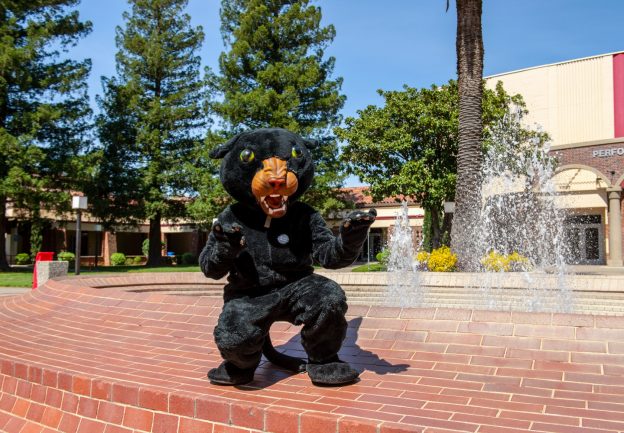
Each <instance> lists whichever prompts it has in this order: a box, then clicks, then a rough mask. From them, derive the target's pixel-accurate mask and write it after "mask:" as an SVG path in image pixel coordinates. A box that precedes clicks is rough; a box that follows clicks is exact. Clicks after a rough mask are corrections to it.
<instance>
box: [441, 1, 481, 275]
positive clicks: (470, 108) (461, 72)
mask: <svg viewBox="0 0 624 433" xmlns="http://www.w3.org/2000/svg"><path fill="white" fill-rule="evenodd" d="M456 1H457V40H456V49H457V75H458V86H459V149H458V153H457V184H456V188H455V215H454V218H453V227H452V231H451V242H452V243H451V246H452V249H453V250H454V251H455V252H456V253H457V255H458V261H459V266H460V267H461V268H462V269H463V270H474V269H475V268H476V267H477V265H478V263H479V257H477V255H478V251H477V249H476V245H475V242H473V240H474V236H473V229H474V228H475V227H476V225H477V221H478V218H479V212H480V207H481V165H482V161H483V154H482V150H481V139H482V132H483V121H482V117H481V113H482V106H481V103H482V97H483V34H482V30H481V11H482V0H456ZM447 8H448V2H447Z"/></svg>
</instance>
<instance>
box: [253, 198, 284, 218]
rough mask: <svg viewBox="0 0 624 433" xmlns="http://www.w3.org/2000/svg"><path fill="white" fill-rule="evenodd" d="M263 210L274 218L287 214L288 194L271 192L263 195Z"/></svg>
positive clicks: (261, 199)
mask: <svg viewBox="0 0 624 433" xmlns="http://www.w3.org/2000/svg"><path fill="white" fill-rule="evenodd" d="M259 204H260V207H261V208H262V211H263V212H264V213H265V214H267V215H268V216H270V217H272V218H280V217H282V216H284V214H286V207H287V205H288V196H285V195H280V194H271V195H267V196H264V197H261V198H260V200H259Z"/></svg>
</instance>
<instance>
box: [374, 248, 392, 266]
mask: <svg viewBox="0 0 624 433" xmlns="http://www.w3.org/2000/svg"><path fill="white" fill-rule="evenodd" d="M389 257H390V251H389V250H388V249H387V248H384V249H383V250H381V251H380V252H378V253H377V254H375V259H377V261H378V262H379V263H381V264H382V265H387V264H388V258H389Z"/></svg>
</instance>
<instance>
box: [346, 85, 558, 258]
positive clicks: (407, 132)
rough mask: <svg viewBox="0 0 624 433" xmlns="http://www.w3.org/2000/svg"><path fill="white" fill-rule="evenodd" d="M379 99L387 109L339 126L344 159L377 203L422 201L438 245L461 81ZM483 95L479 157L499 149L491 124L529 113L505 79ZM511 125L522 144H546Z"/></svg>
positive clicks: (372, 109)
mask: <svg viewBox="0 0 624 433" xmlns="http://www.w3.org/2000/svg"><path fill="white" fill-rule="evenodd" d="M379 94H380V95H381V96H382V97H383V98H384V100H385V104H384V106H383V107H377V106H373V105H370V106H368V107H367V108H365V109H364V110H361V111H358V115H359V116H358V117H357V118H353V117H349V118H347V119H346V121H345V123H346V126H345V127H344V128H336V134H337V135H338V137H339V138H340V139H341V140H344V141H345V142H346V145H345V146H344V148H343V153H342V156H341V159H342V160H343V161H344V162H346V163H347V164H348V170H349V172H350V173H352V174H355V175H357V176H359V177H360V179H362V181H363V182H365V183H368V184H369V185H370V193H371V195H372V196H373V198H374V199H375V200H381V199H382V198H384V197H391V196H398V195H405V196H409V197H412V198H413V199H414V200H416V201H418V202H420V203H421V206H422V207H423V208H424V209H425V212H426V215H427V218H428V229H427V233H425V236H426V237H427V242H428V243H430V246H431V247H432V248H437V247H439V246H440V244H441V242H442V239H443V235H444V233H445V232H448V231H449V230H450V227H449V225H450V219H449V218H442V215H443V213H442V210H443V204H444V202H445V201H450V200H453V197H454V196H455V195H456V192H455V185H456V180H457V174H456V173H457V152H458V140H459V139H458V135H459V131H458V130H459V119H458V109H459V95H458V87H457V82H456V81H449V82H448V83H447V84H445V85H443V86H432V87H431V88H428V89H414V88H411V87H408V86H405V87H404V90H403V91H379ZM483 98H484V110H483V119H482V120H483V123H484V125H486V128H485V130H484V132H483V134H482V141H483V142H484V143H485V145H484V146H483V149H481V150H480V152H483V151H485V150H487V148H489V147H490V146H495V145H497V144H494V143H492V141H491V140H489V137H490V131H491V128H492V127H494V126H495V125H497V124H498V123H499V122H501V121H503V119H505V118H506V117H509V116H511V115H512V112H513V111H514V110H520V111H522V112H526V108H525V105H524V102H523V100H522V97H521V96H520V95H513V96H511V95H509V94H507V93H506V92H505V90H504V89H503V86H502V84H501V83H500V82H499V83H498V84H497V86H496V88H495V89H494V90H490V89H486V90H484V92H483ZM508 124H509V125H511V126H512V127H513V128H516V130H517V131H516V132H517V134H518V136H521V137H523V141H522V142H527V140H529V139H530V138H537V139H538V141H539V143H544V142H545V141H546V139H547V136H546V135H545V134H543V133H538V132H534V131H531V130H528V129H525V128H524V127H523V126H522V125H521V124H520V123H519V122H515V123H509V122H508ZM520 150H521V149H520ZM518 169H519V170H520V169H521V168H520V167H519V168H518Z"/></svg>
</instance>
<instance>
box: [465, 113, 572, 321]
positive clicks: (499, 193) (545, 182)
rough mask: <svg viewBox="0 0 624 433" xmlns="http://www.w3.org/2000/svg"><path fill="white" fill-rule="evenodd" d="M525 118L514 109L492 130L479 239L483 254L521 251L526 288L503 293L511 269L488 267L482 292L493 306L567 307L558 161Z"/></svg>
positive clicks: (568, 296)
mask: <svg viewBox="0 0 624 433" xmlns="http://www.w3.org/2000/svg"><path fill="white" fill-rule="evenodd" d="M521 122H522V111H521V110H520V109H516V110H515V111H514V112H513V113H512V114H511V115H508V116H506V117H505V118H503V120H502V121H501V122H499V123H498V124H496V125H494V126H493V127H492V128H491V130H490V139H489V146H488V151H487V152H486V154H485V158H484V164H483V170H482V190H481V194H482V197H483V200H482V207H481V212H480V221H479V223H478V224H477V225H476V230H477V232H476V236H475V239H476V240H477V246H478V248H477V250H478V251H479V254H480V256H481V257H484V256H486V255H487V254H488V253H490V252H492V251H494V252H495V253H498V254H501V255H506V256H508V255H510V254H513V253H517V254H519V255H520V256H521V257H523V258H524V259H525V260H526V262H525V264H524V266H519V269H516V271H519V276H520V278H521V281H522V284H520V286H522V290H521V291H520V292H519V293H518V295H516V296H503V291H502V290H501V289H503V288H504V287H505V286H506V280H508V279H509V274H508V273H505V272H501V271H500V270H499V271H498V272H495V271H493V270H490V271H489V272H486V273H485V275H483V278H482V279H481V281H482V282H481V283H480V284H479V287H480V291H481V294H482V296H483V297H484V298H485V299H488V300H489V302H490V305H489V308H495V309H514V310H523V311H557V312H569V311H571V310H572V307H573V305H572V304H573V302H572V287H571V280H570V278H569V269H568V267H567V266H566V258H567V257H568V252H567V251H566V243H565V242H564V220H565V217H566V212H565V211H564V210H563V209H561V208H559V207H558V206H557V203H556V201H557V191H556V187H555V184H554V182H553V176H554V174H555V168H556V164H555V161H554V160H553V159H552V157H550V156H549V155H548V151H549V145H548V143H547V142H546V143H541V142H540V140H541V139H540V137H541V134H540V133H539V130H538V131H536V133H534V134H533V136H527V135H526V134H525V133H522V132H521V131H523V129H522V128H520V127H519V125H520V124H521ZM524 130H526V129H524Z"/></svg>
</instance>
